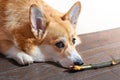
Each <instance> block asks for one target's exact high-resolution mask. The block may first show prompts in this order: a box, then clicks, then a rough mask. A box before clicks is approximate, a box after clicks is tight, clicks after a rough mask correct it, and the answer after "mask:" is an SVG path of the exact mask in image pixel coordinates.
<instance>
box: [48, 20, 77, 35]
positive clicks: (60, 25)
mask: <svg viewBox="0 0 120 80" xmlns="http://www.w3.org/2000/svg"><path fill="white" fill-rule="evenodd" d="M48 32H49V34H51V36H52V35H53V36H56V37H70V36H72V34H74V32H75V31H74V29H73V27H72V24H71V23H70V22H69V21H53V22H50V24H49V26H48Z"/></svg>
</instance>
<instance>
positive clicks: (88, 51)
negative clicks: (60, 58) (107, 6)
mask: <svg viewBox="0 0 120 80" xmlns="http://www.w3.org/2000/svg"><path fill="white" fill-rule="evenodd" d="M80 37H81V39H82V42H83V43H82V44H81V45H79V46H78V47H77V50H78V51H79V53H80V54H81V55H82V57H83V59H84V62H85V64H91V63H100V62H105V61H109V60H112V58H111V56H112V57H114V58H115V59H118V58H120V28H118V29H113V30H108V31H103V32H98V33H91V34H84V35H80ZM0 80H120V65H116V66H112V67H106V68H101V69H96V70H86V71H80V72H74V73H70V72H67V71H66V69H63V68H60V67H58V66H57V65H53V64H49V63H34V64H31V65H29V66H23V67H21V66H19V65H17V64H16V63H15V62H14V61H12V60H8V59H6V58H5V57H4V56H2V55H0Z"/></svg>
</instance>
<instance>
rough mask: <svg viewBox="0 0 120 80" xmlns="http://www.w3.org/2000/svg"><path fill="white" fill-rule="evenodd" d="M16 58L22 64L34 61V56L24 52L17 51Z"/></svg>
mask: <svg viewBox="0 0 120 80" xmlns="http://www.w3.org/2000/svg"><path fill="white" fill-rule="evenodd" d="M14 59H15V60H16V61H17V62H18V63H19V64H21V65H25V64H30V63H33V58H32V57H31V56H30V55H28V54H26V53H24V52H19V53H17V54H16V57H14Z"/></svg>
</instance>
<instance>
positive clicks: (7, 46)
mask: <svg viewBox="0 0 120 80" xmlns="http://www.w3.org/2000/svg"><path fill="white" fill-rule="evenodd" d="M0 51H1V52H2V53H3V54H4V55H6V56H7V57H8V58H12V59H14V60H15V61H17V62H18V63H19V64H21V65H25V64H30V63H33V58H32V57H31V56H30V55H28V54H27V53H25V52H23V51H22V50H20V49H19V48H17V47H16V46H15V45H13V43H12V42H10V41H7V40H6V41H5V40H4V41H0Z"/></svg>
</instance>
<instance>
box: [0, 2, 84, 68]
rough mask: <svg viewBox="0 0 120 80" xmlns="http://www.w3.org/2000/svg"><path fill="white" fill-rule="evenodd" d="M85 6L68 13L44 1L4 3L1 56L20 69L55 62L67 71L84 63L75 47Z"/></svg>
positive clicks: (0, 19)
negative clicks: (38, 63) (37, 63)
mask: <svg viewBox="0 0 120 80" xmlns="http://www.w3.org/2000/svg"><path fill="white" fill-rule="evenodd" d="M80 10H81V4H80V2H79V1H77V2H76V3H75V4H74V5H73V6H72V7H71V8H70V10H68V12H66V13H61V12H59V11H57V10H55V9H54V8H52V7H50V6H49V5H47V3H45V2H44V0H0V53H1V54H3V55H5V56H6V57H7V58H11V59H13V60H15V61H16V62H17V63H18V64H20V65H26V64H31V63H33V62H45V61H53V62H58V63H60V64H61V65H62V66H64V67H68V66H70V65H74V64H78V65H82V64H83V60H82V58H81V56H80V55H79V53H78V52H77V51H76V49H75V46H76V45H78V44H80V43H81V41H80V39H79V37H78V36H77V33H76V31H75V29H76V25H77V20H78V16H79V14H80Z"/></svg>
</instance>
